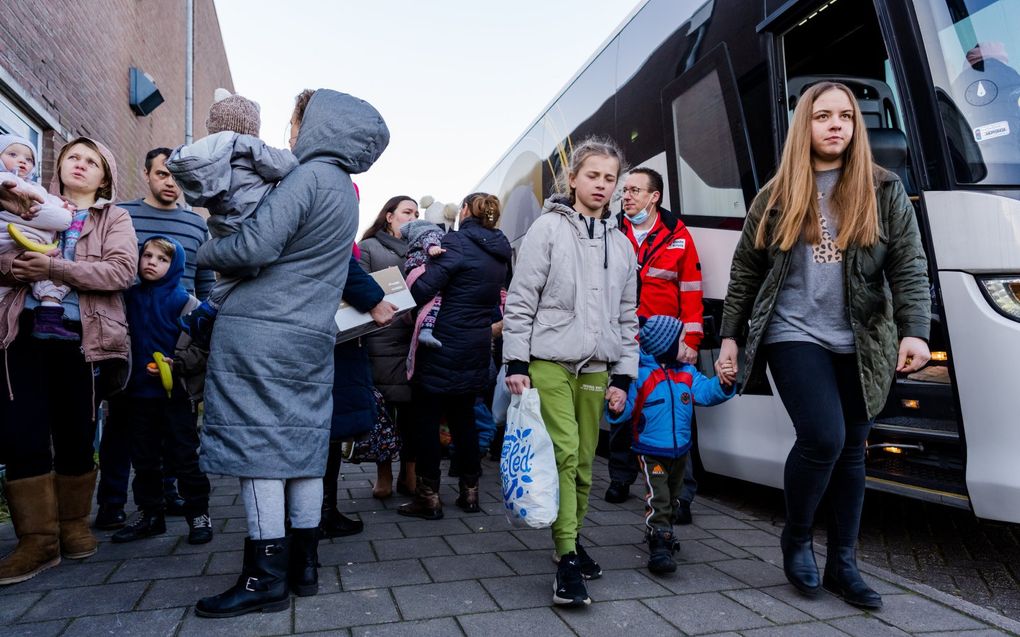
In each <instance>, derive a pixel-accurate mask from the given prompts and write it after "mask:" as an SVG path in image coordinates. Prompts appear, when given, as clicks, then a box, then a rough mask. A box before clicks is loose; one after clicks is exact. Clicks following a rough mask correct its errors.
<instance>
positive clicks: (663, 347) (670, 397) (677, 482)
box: [607, 315, 734, 574]
mask: <svg viewBox="0 0 1020 637" xmlns="http://www.w3.org/2000/svg"><path fill="white" fill-rule="evenodd" d="M683 336H684V334H683V326H682V324H681V323H680V321H678V320H677V319H676V318H674V317H672V316H662V315H659V316H652V317H650V318H649V319H648V320H646V321H643V323H642V325H641V331H640V334H639V339H640V341H641V362H640V367H639V369H638V378H637V382H635V383H631V386H630V391H629V392H628V394H627V404H626V405H625V406H624V408H623V411H622V412H620V413H619V414H613V413H611V412H610V413H609V414H608V416H607V419H608V421H609V422H610V423H611V424H620V423H626V424H629V425H630V426H631V431H632V436H633V444H632V446H631V448H632V449H633V451H634V453H635V454H636V455H637V457H638V464H639V466H640V468H641V474H642V475H643V476H644V480H645V487H646V489H647V493H646V495H645V525H646V526H647V527H648V531H647V533H646V537H647V539H648V550H649V553H650V554H651V555H650V557H649V558H648V570H650V571H651V572H653V573H656V574H663V573H672V572H674V571H676V562H675V561H673V553H675V552H676V550H677V548H678V542H677V540H676V536H674V535H673V525H672V522H671V521H672V519H673V508H674V506H675V504H674V503H675V502H676V500H677V498H678V497H679V495H680V489H681V487H682V486H683V479H684V465H685V464H686V463H687V459H688V455H689V454H688V451H689V450H690V447H691V418H692V417H693V414H694V404H695V403H697V404H699V405H706V406H711V405H718V404H719V403H721V402H724V401H726V400H729V399H730V398H732V397H733V394H734V387H733V386H731V385H724V384H722V382H721V381H720V379H719V378H707V377H706V376H704V375H703V374H702V373H701V372H699V371H698V369H697V368H696V367H694V366H693V365H689V364H686V363H681V362H680V361H679V360H678V357H679V354H680V343H681V342H683Z"/></svg>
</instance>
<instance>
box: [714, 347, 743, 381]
mask: <svg viewBox="0 0 1020 637" xmlns="http://www.w3.org/2000/svg"><path fill="white" fill-rule="evenodd" d="M738 354H739V350H738V348H737V342H736V341H735V340H733V339H732V338H724V339H723V341H722V346H721V348H720V351H719V358H717V359H716V361H715V373H716V376H718V377H719V382H720V383H723V384H725V385H732V384H733V383H734V381H736V380H737V372H738V371H740V368H739V367H738V366H737V356H738Z"/></svg>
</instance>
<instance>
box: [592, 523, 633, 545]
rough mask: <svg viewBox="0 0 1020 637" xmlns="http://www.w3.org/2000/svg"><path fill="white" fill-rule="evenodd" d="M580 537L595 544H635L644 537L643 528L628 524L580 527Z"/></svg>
mask: <svg viewBox="0 0 1020 637" xmlns="http://www.w3.org/2000/svg"><path fill="white" fill-rule="evenodd" d="M581 537H583V538H584V539H585V540H587V542H588V543H591V544H595V545H597V546H608V545H610V544H635V543H637V542H640V541H641V540H642V539H643V538H644V530H643V529H638V528H637V527H636V526H634V525H630V524H625V525H614V526H591V527H581ZM585 546H587V544H585Z"/></svg>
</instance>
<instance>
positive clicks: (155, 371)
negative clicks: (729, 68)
mask: <svg viewBox="0 0 1020 637" xmlns="http://www.w3.org/2000/svg"><path fill="white" fill-rule="evenodd" d="M163 360H164V361H166V364H167V365H169V366H170V368H171V369H173V366H174V359H172V358H170V357H169V356H164V357H163ZM145 373H147V374H148V375H149V376H159V367H156V363H155V361H153V362H150V363H147V364H146V365H145Z"/></svg>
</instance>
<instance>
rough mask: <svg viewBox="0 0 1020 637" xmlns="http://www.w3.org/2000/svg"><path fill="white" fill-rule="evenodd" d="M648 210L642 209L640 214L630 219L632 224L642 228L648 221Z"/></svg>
mask: <svg viewBox="0 0 1020 637" xmlns="http://www.w3.org/2000/svg"><path fill="white" fill-rule="evenodd" d="M648 214H649V213H648V208H642V209H641V211H640V212H639V213H637V214H636V215H634V216H632V217H628V219H630V222H631V223H632V224H634V225H635V226H640V225H641V224H642V223H644V222H646V221H648Z"/></svg>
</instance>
